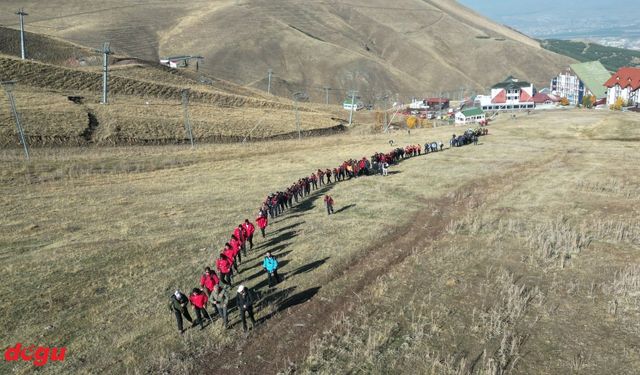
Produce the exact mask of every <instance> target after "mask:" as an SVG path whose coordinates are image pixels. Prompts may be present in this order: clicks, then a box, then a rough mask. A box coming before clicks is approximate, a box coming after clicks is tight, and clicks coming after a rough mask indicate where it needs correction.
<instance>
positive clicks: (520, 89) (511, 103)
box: [475, 76, 536, 111]
mask: <svg viewBox="0 0 640 375" xmlns="http://www.w3.org/2000/svg"><path fill="white" fill-rule="evenodd" d="M535 94H536V89H535V88H534V87H533V85H532V84H531V83H529V82H526V81H520V80H519V79H517V78H514V77H512V76H509V77H507V79H505V80H504V81H502V82H500V83H497V84H495V85H493V87H491V95H478V96H477V97H476V99H475V102H476V103H477V104H476V105H478V106H479V107H481V108H482V110H484V111H511V110H523V109H533V108H535V103H534V102H533V96H534V95H535Z"/></svg>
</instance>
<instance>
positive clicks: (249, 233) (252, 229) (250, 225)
mask: <svg viewBox="0 0 640 375" xmlns="http://www.w3.org/2000/svg"><path fill="white" fill-rule="evenodd" d="M242 227H243V228H244V229H245V230H246V231H247V241H248V242H249V250H253V233H254V232H255V231H256V227H255V225H253V223H252V222H250V221H249V219H244V224H242Z"/></svg>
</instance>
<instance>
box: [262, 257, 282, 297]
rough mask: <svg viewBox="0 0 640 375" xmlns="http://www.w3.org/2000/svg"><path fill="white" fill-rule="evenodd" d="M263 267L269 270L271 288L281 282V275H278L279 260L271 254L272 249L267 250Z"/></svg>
mask: <svg viewBox="0 0 640 375" xmlns="http://www.w3.org/2000/svg"><path fill="white" fill-rule="evenodd" d="M262 268H264V270H265V271H267V276H268V278H269V288H272V287H273V286H274V285H276V284H277V283H279V282H280V276H278V260H277V259H276V258H275V257H273V256H272V255H271V252H270V251H267V254H266V256H265V257H264V260H263V261H262Z"/></svg>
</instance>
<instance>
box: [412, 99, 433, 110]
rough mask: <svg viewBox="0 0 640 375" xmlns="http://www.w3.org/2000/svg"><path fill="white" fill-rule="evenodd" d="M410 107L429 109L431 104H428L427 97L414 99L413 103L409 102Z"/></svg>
mask: <svg viewBox="0 0 640 375" xmlns="http://www.w3.org/2000/svg"><path fill="white" fill-rule="evenodd" d="M409 109H429V105H428V104H427V100H426V99H424V100H420V99H413V100H412V101H411V104H409Z"/></svg>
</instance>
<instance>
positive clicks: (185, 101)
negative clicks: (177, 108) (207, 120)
mask: <svg viewBox="0 0 640 375" xmlns="http://www.w3.org/2000/svg"><path fill="white" fill-rule="evenodd" d="M182 112H183V114H184V128H185V130H186V131H187V135H188V136H189V140H190V141H191V147H194V146H195V145H194V143H193V132H192V130H191V121H189V89H183V90H182Z"/></svg>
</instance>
